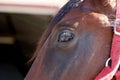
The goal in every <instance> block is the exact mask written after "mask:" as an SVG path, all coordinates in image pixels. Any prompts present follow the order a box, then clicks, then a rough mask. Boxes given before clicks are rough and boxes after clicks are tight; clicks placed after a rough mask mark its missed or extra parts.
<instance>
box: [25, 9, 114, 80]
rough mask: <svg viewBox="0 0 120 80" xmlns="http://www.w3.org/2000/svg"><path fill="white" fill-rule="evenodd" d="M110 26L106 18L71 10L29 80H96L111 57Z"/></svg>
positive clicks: (40, 55)
mask: <svg viewBox="0 0 120 80" xmlns="http://www.w3.org/2000/svg"><path fill="white" fill-rule="evenodd" d="M108 25H109V21H108V17H107V16H106V15H104V14H101V13H96V12H91V11H84V10H78V8H73V9H71V10H70V11H69V13H67V14H66V15H65V16H64V17H63V18H62V19H61V20H60V21H59V22H58V23H57V24H55V25H54V27H53V29H52V31H51V33H50V35H49V37H48V38H47V40H46V41H45V42H44V44H43V46H42V48H41V49H40V50H39V54H38V55H37V57H36V59H35V61H34V63H33V66H32V68H31V69H30V71H29V73H28V75H27V77H26V79H25V80H94V78H95V76H97V74H98V73H99V72H100V71H101V70H102V69H103V67H104V66H105V62H106V60H107V59H108V57H109V54H110V49H111V43H112V35H113V32H112V28H111V27H108Z"/></svg>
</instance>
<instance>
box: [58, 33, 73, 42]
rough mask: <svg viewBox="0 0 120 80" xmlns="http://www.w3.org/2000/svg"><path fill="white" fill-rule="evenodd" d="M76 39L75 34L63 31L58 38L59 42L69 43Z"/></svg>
mask: <svg viewBox="0 0 120 80" xmlns="http://www.w3.org/2000/svg"><path fill="white" fill-rule="evenodd" d="M73 38H74V34H73V33H71V32H70V31H63V32H61V33H60V34H59V36H58V42H68V41H71V40H72V39H73Z"/></svg>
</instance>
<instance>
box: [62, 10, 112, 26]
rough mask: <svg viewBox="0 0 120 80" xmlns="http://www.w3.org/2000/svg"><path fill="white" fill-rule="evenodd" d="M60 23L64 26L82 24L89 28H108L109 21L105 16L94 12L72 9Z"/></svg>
mask: <svg viewBox="0 0 120 80" xmlns="http://www.w3.org/2000/svg"><path fill="white" fill-rule="evenodd" d="M60 22H64V23H65V22H66V24H69V23H70V24H72V25H76V24H78V23H79V24H83V25H89V26H90V25H91V26H98V25H100V26H108V25H110V23H109V19H108V17H107V16H106V15H104V14H101V13H96V12H90V11H84V10H78V9H72V10H70V11H69V13H67V14H66V15H65V16H64V17H63V19H62V20H61V21H60Z"/></svg>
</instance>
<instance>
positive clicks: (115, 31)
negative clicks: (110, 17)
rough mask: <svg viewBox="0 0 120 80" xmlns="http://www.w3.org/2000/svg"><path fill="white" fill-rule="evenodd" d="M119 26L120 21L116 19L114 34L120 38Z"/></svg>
mask: <svg viewBox="0 0 120 80" xmlns="http://www.w3.org/2000/svg"><path fill="white" fill-rule="evenodd" d="M117 24H119V25H120V19H116V20H115V22H114V34H116V35H119V36H120V32H118V31H117ZM119 27H120V26H119Z"/></svg>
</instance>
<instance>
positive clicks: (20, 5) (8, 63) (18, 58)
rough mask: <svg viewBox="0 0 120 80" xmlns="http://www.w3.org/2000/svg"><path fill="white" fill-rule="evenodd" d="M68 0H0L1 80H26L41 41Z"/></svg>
mask: <svg viewBox="0 0 120 80" xmlns="http://www.w3.org/2000/svg"><path fill="white" fill-rule="evenodd" d="M67 1H68V0H0V80H24V77H25V75H26V74H27V72H28V70H29V68H30V66H31V64H27V61H28V60H29V59H30V57H31V56H32V55H33V53H34V51H35V49H36V46H37V44H38V41H39V39H40V37H41V35H42V33H43V31H44V30H45V29H46V27H47V26H48V25H49V23H50V21H51V19H52V18H53V17H54V16H55V15H56V13H57V12H58V11H59V9H60V8H61V7H62V6H63V5H64V4H65V3H66V2H67Z"/></svg>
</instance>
